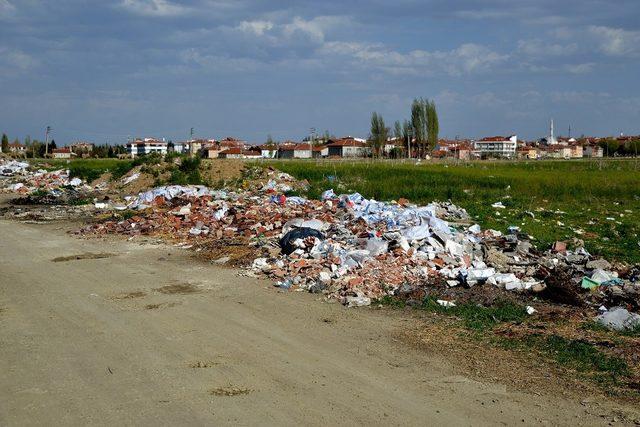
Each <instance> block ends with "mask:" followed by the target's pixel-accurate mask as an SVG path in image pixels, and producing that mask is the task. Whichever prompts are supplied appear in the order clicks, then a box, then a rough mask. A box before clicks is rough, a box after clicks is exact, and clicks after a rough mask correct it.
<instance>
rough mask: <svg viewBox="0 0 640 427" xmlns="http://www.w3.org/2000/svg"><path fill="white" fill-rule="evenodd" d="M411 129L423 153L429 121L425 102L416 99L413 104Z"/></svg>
mask: <svg viewBox="0 0 640 427" xmlns="http://www.w3.org/2000/svg"><path fill="white" fill-rule="evenodd" d="M411 128H412V130H413V137H414V138H415V139H416V144H418V149H419V151H420V153H422V149H423V146H424V143H425V141H426V134H427V120H426V116H425V108H424V100H423V99H422V98H420V99H418V98H416V99H414V100H413V103H412V104H411Z"/></svg>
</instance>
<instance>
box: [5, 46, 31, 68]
mask: <svg viewBox="0 0 640 427" xmlns="http://www.w3.org/2000/svg"><path fill="white" fill-rule="evenodd" d="M0 63H2V64H4V66H3V67H2V69H3V70H4V71H3V72H4V73H6V74H9V73H15V72H17V71H26V70H29V69H32V68H34V67H35V66H37V65H38V61H37V60H36V59H35V58H34V57H32V56H31V55H29V54H26V53H24V52H22V51H20V50H15V49H8V48H6V47H0Z"/></svg>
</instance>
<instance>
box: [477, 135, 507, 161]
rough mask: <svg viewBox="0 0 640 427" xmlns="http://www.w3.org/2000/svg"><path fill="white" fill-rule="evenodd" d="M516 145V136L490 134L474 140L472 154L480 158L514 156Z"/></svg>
mask: <svg viewBox="0 0 640 427" xmlns="http://www.w3.org/2000/svg"><path fill="white" fill-rule="evenodd" d="M517 147H518V137H517V136H516V135H512V136H510V137H508V138H505V137H504V136H492V137H488V138H482V139H481V140H479V141H474V143H473V148H474V154H475V155H476V156H478V157H480V158H488V157H491V158H515V157H516V149H517Z"/></svg>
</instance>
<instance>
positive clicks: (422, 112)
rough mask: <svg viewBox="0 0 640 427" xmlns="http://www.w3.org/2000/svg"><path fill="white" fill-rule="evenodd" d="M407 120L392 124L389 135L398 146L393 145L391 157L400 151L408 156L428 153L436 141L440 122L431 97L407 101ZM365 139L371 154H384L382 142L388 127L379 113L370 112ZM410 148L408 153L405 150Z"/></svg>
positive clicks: (399, 154)
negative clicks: (368, 129) (367, 139)
mask: <svg viewBox="0 0 640 427" xmlns="http://www.w3.org/2000/svg"><path fill="white" fill-rule="evenodd" d="M410 114H411V115H410V119H409V120H407V119H405V120H404V121H402V122H401V121H400V120H396V122H395V123H394V126H393V136H394V137H395V138H396V140H399V141H402V142H403V145H402V147H403V148H402V149H398V147H395V148H394V149H393V150H392V152H391V153H389V154H390V155H391V156H392V157H400V156H401V155H402V154H403V153H402V152H404V154H405V155H406V154H407V153H408V154H409V156H410V157H420V158H422V157H424V156H425V155H426V154H427V153H429V152H431V150H433V148H434V147H435V146H436V144H437V143H438V134H439V132H440V123H439V119H438V111H437V109H436V103H435V101H433V100H429V99H424V98H416V99H414V100H413V102H412V103H411V110H410ZM370 129H371V130H370V134H369V141H370V143H371V148H372V151H373V155H374V156H375V157H381V156H382V155H383V154H384V145H385V144H386V142H387V141H388V140H389V136H390V135H391V129H390V128H388V127H387V126H386V124H385V121H384V118H383V117H382V115H381V114H378V113H377V112H375V111H374V112H373V113H372V114H371V128H370ZM407 150H408V151H407ZM409 151H410V152H409Z"/></svg>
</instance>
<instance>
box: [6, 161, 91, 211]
mask: <svg viewBox="0 0 640 427" xmlns="http://www.w3.org/2000/svg"><path fill="white" fill-rule="evenodd" d="M0 171H1V172H2V175H3V176H5V177H8V178H5V179H3V180H2V181H0V191H2V192H5V193H17V194H20V195H26V196H29V197H30V198H31V199H33V200H32V202H34V203H35V202H36V199H37V202H38V203H41V204H56V203H57V204H62V203H64V202H66V201H67V199H69V198H73V196H75V195H76V194H77V193H79V192H82V191H85V192H86V191H91V190H92V188H91V187H90V186H88V185H86V183H85V182H84V181H83V180H81V179H80V178H71V177H70V176H69V170H67V169H60V170H55V171H47V170H45V169H37V170H31V168H30V165H29V164H28V163H25V162H16V161H10V162H5V163H2V164H0ZM70 193H71V194H70ZM60 198H63V200H62V202H61V203H60Z"/></svg>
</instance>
